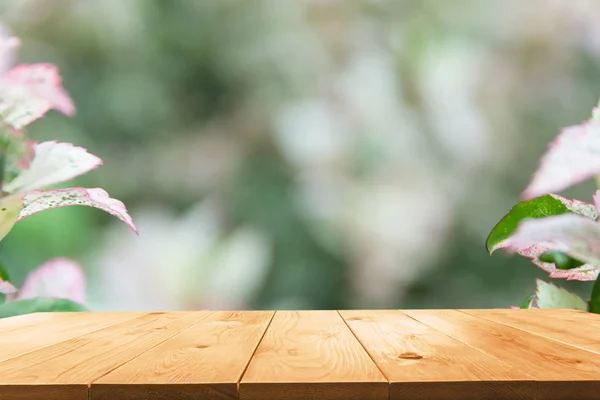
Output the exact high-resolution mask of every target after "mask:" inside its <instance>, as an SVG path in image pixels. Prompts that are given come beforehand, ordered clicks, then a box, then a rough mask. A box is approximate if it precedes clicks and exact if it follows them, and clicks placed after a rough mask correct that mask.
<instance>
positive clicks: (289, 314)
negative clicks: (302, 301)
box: [239, 311, 389, 400]
mask: <svg viewBox="0 0 600 400" xmlns="http://www.w3.org/2000/svg"><path fill="white" fill-rule="evenodd" d="M239 398H240V400H388V398H389V384H388V381H387V380H386V379H385V377H384V376H383V375H382V373H381V372H380V371H379V369H378V368H377V366H376V365H375V364H374V363H373V361H372V360H371V359H370V358H369V355H368V354H367V353H366V352H365V350H364V349H363V348H362V346H361V345H360V343H359V342H358V340H357V339H356V338H355V337H354V335H353V334H352V332H350V329H349V328H348V327H347V326H346V324H345V323H344V321H343V320H342V318H341V317H340V316H339V314H338V313H337V312H336V311H277V312H276V313H275V316H274V317H273V320H272V321H271V324H270V325H269V327H268V328H267V332H266V333H265V336H264V337H263V340H262V341H261V343H260V345H259V346H258V349H257V350H256V353H255V354H254V357H253V358H252V360H251V361H250V364H249V365H248V369H247V370H246V372H245V373H244V375H243V377H242V380H241V382H240V387H239Z"/></svg>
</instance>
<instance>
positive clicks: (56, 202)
mask: <svg viewBox="0 0 600 400" xmlns="http://www.w3.org/2000/svg"><path fill="white" fill-rule="evenodd" d="M69 206H87V207H94V208H98V209H100V210H103V211H106V212H107V213H109V214H112V215H114V216H116V217H117V218H119V219H120V220H121V221H123V222H125V223H126V224H127V225H128V226H129V227H130V228H131V229H132V230H133V231H134V232H135V233H138V231H137V228H136V226H135V224H134V223H133V219H132V218H131V216H130V215H129V214H128V212H127V208H126V207H125V204H123V203H122V202H121V201H120V200H117V199H112V198H111V197H110V196H109V195H108V193H107V192H106V191H105V190H103V189H100V188H94V189H86V188H82V187H75V188H68V189H54V190H35V191H30V192H28V193H26V194H25V195H24V196H23V209H22V210H21V213H20V214H19V219H18V221H21V220H23V219H25V218H27V217H29V216H31V215H33V214H36V213H38V212H40V211H44V210H49V209H52V208H59V207H69Z"/></svg>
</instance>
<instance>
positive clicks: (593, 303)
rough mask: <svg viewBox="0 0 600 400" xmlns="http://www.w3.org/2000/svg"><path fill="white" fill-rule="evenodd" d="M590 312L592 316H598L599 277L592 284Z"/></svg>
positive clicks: (599, 306) (599, 307)
mask: <svg viewBox="0 0 600 400" xmlns="http://www.w3.org/2000/svg"><path fill="white" fill-rule="evenodd" d="M590 312H591V313H594V314H600V275H599V276H598V278H596V282H594V287H593V289H592V297H591V299H590Z"/></svg>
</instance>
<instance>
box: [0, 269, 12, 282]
mask: <svg viewBox="0 0 600 400" xmlns="http://www.w3.org/2000/svg"><path fill="white" fill-rule="evenodd" d="M0 280H2V281H9V282H10V276H8V271H6V268H4V267H3V266H2V265H0Z"/></svg>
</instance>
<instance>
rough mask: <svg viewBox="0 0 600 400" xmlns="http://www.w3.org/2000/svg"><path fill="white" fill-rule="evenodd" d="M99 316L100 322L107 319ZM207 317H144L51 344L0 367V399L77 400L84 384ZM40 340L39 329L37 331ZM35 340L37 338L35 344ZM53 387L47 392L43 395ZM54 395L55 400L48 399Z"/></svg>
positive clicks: (172, 314)
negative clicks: (29, 397)
mask: <svg viewBox="0 0 600 400" xmlns="http://www.w3.org/2000/svg"><path fill="white" fill-rule="evenodd" d="M110 314H111V313H108V315H104V314H103V313H98V316H99V317H100V318H101V317H102V316H103V315H104V317H105V319H112V318H113V317H114V315H113V316H111V315H110ZM208 314H209V313H208V312H198V313H148V314H145V315H142V316H140V317H137V318H134V319H130V320H128V321H125V322H121V323H118V324H116V325H113V326H109V327H108V328H104V329H100V330H97V331H94V332H92V333H89V334H85V335H82V336H79V337H76V338H73V339H69V340H66V341H62V342H60V343H57V344H55V345H52V346H49V347H45V348H42V349H40V350H37V351H34V352H31V353H27V354H24V355H22V356H19V357H16V358H12V359H10V360H7V361H4V362H0V399H2V400H16V399H22V398H23V397H15V393H17V396H27V395H30V396H32V397H33V396H34V395H35V394H36V393H38V394H39V393H43V394H44V396H43V398H44V400H64V399H67V398H68V399H77V400H79V397H76V395H75V393H77V396H79V395H80V394H81V393H83V392H82V388H85V389H86V390H85V398H84V399H85V400H88V390H87V388H88V385H89V384H91V382H93V381H94V380H96V379H98V378H99V377H101V376H103V375H105V374H107V373H108V372H110V371H111V370H113V369H115V368H117V367H119V366H120V365H122V364H124V363H126V362H127V361H129V360H131V359H133V358H134V357H137V356H139V355H140V354H142V353H143V352H145V351H147V350H149V349H151V348H152V347H154V346H156V345H158V344H160V343H162V342H163V341H165V340H167V339H168V338H169V337H171V336H173V335H175V334H176V333H178V332H179V331H180V330H181V329H184V328H187V327H189V326H191V325H192V324H194V323H195V322H197V321H198V320H199V319H201V318H204V317H206V316H207V315H208ZM37 332H38V337H43V336H44V332H43V330H40V331H37ZM36 340H37V339H36ZM47 385H52V386H50V387H52V388H53V390H52V391H50V390H48V391H46V390H45V387H46V386H47ZM51 396H55V397H51ZM82 400H83V398H82Z"/></svg>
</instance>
